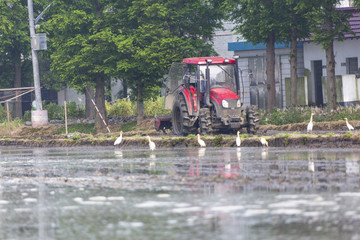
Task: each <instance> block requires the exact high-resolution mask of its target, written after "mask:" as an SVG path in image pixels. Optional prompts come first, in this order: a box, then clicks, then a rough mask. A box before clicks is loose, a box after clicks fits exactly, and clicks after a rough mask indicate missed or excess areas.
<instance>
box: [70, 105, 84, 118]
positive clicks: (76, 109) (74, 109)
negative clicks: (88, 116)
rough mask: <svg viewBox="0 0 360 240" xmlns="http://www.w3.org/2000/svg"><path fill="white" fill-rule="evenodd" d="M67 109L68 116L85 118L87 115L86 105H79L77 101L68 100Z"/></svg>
mask: <svg viewBox="0 0 360 240" xmlns="http://www.w3.org/2000/svg"><path fill="white" fill-rule="evenodd" d="M66 111H67V117H68V118H84V117H85V106H84V105H79V106H78V105H77V104H76V103H75V102H68V103H67V104H66Z"/></svg>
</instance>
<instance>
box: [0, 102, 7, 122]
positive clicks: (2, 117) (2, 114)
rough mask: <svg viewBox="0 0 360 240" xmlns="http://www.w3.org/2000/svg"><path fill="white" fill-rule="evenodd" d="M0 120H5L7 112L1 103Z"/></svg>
mask: <svg viewBox="0 0 360 240" xmlns="http://www.w3.org/2000/svg"><path fill="white" fill-rule="evenodd" d="M0 121H1V122H2V121H7V113H6V110H5V109H4V107H3V106H2V105H0Z"/></svg>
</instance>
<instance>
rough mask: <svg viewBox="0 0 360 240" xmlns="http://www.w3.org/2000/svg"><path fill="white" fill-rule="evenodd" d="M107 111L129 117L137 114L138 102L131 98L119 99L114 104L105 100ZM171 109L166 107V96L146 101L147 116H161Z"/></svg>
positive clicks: (168, 112)
mask: <svg viewBox="0 0 360 240" xmlns="http://www.w3.org/2000/svg"><path fill="white" fill-rule="evenodd" d="M105 106H106V112H107V113H108V115H109V116H114V117H129V116H134V115H136V102H133V101H130V100H129V99H125V98H124V99H118V100H116V102H115V103H114V104H110V103H108V102H105ZM170 113H171V111H168V110H165V109H164V97H158V98H149V99H147V100H145V101H144V115H145V116H151V117H152V116H159V115H167V114H170Z"/></svg>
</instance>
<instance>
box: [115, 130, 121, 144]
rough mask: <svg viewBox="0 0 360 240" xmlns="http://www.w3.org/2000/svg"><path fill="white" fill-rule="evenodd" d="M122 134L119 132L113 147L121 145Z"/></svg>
mask: <svg viewBox="0 0 360 240" xmlns="http://www.w3.org/2000/svg"><path fill="white" fill-rule="evenodd" d="M122 134H123V131H120V136H119V137H118V138H117V139H116V140H115V142H114V146H116V145H119V144H120V143H121V141H122V138H123V137H122Z"/></svg>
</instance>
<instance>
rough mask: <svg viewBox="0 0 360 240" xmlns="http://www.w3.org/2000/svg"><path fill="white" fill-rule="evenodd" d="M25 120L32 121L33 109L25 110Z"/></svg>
mask: <svg viewBox="0 0 360 240" xmlns="http://www.w3.org/2000/svg"><path fill="white" fill-rule="evenodd" d="M23 120H24V121H31V111H30V110H28V111H25V113H24V116H23Z"/></svg>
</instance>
